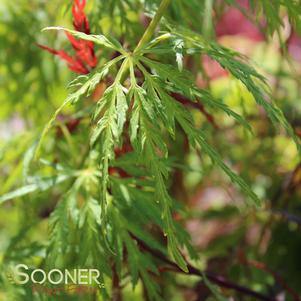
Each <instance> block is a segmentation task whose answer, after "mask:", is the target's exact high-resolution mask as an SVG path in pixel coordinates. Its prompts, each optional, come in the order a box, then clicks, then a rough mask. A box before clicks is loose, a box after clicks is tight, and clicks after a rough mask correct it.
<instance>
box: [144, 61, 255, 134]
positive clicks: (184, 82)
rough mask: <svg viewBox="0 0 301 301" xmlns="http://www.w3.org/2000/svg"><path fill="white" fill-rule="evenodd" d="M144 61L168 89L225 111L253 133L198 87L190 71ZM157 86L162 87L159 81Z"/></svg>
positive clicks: (228, 109) (233, 113)
mask: <svg viewBox="0 0 301 301" xmlns="http://www.w3.org/2000/svg"><path fill="white" fill-rule="evenodd" d="M142 61H143V62H145V63H146V64H147V65H148V66H150V67H151V68H153V69H154V70H155V71H156V73H157V74H158V76H159V81H160V80H162V79H163V80H165V81H167V82H168V84H169V85H168V86H167V89H170V90H171V91H174V92H179V93H180V94H182V95H184V96H186V97H188V98H189V99H191V101H197V100H200V101H201V102H202V103H203V104H205V105H207V106H209V107H211V108H212V109H218V110H221V111H224V112H225V113H226V114H227V115H229V116H231V117H233V118H234V119H235V120H236V121H237V122H239V123H240V124H241V125H243V126H244V128H246V129H247V130H248V131H250V132H252V129H251V127H250V125H249V123H248V122H247V121H246V120H245V119H244V118H243V117H242V116H241V115H239V114H238V113H236V112H234V111H233V110H231V109H230V108H229V107H228V106H227V105H225V104H223V103H222V102H221V101H219V100H216V99H215V98H214V97H213V96H212V95H211V94H210V92H208V91H206V90H203V89H200V88H198V87H196V86H195V84H194V81H193V79H192V75H191V74H190V73H189V72H188V71H182V72H180V71H179V70H177V68H175V67H173V66H172V65H168V64H161V63H159V62H156V61H153V60H150V59H147V58H142ZM157 86H160V83H158V79H157Z"/></svg>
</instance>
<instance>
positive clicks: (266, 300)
mask: <svg viewBox="0 0 301 301" xmlns="http://www.w3.org/2000/svg"><path fill="white" fill-rule="evenodd" d="M132 237H133V238H134V239H135V240H136V241H137V242H138V244H139V245H140V247H141V248H142V249H144V250H145V251H147V252H149V253H151V254H152V255H153V256H154V257H156V258H158V259H160V260H161V261H162V262H164V263H166V264H168V265H169V266H170V267H171V270H172V271H174V272H177V273H184V272H183V271H182V270H181V269H180V268H179V267H178V266H177V264H176V263H174V262H173V261H171V260H169V259H168V258H167V257H166V256H165V255H164V254H163V253H162V252H160V251H158V250H154V249H153V248H151V247H149V246H148V245H147V244H145V243H144V242H143V241H142V240H140V239H139V238H137V237H136V236H134V235H132ZM187 268H188V274H189V275H195V276H200V277H203V275H205V276H206V277H207V279H208V280H210V281H211V282H212V283H215V284H217V285H218V286H221V287H224V288H228V289H232V290H235V291H237V292H239V293H241V294H244V295H248V296H252V297H254V298H256V299H258V300H263V301H277V300H276V299H275V298H273V297H269V296H266V295H264V294H261V293H258V292H256V291H253V290H252V289H250V288H248V287H245V286H242V285H239V284H236V283H234V282H232V281H229V280H227V279H225V278H224V277H223V276H221V275H216V274H214V273H211V272H209V271H204V272H202V271H200V270H199V269H197V268H195V267H193V266H192V265H190V264H187ZM164 270H167V268H166V267H164Z"/></svg>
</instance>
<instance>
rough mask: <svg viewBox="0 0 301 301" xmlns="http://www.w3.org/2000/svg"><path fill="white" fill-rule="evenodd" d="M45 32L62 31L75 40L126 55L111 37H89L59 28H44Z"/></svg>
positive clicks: (79, 32)
mask: <svg viewBox="0 0 301 301" xmlns="http://www.w3.org/2000/svg"><path fill="white" fill-rule="evenodd" d="M45 30H63V31H66V32H69V33H70V34H72V35H73V36H74V37H76V38H79V39H82V40H86V41H91V42H93V43H95V44H98V45H101V46H105V47H107V48H111V49H113V50H116V51H118V52H120V53H122V54H125V53H126V52H125V50H124V49H123V47H122V46H121V45H120V43H119V42H118V41H117V40H116V39H113V38H112V37H110V38H109V37H105V36H104V35H94V34H90V35H89V34H85V33H83V32H81V31H75V30H72V29H68V28H64V27H60V26H51V27H46V28H44V29H43V31H45Z"/></svg>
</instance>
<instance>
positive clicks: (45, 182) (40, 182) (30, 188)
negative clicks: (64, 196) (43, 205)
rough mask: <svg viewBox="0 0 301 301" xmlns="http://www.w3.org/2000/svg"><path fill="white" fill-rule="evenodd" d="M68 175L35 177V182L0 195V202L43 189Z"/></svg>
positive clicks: (66, 178)
mask: <svg viewBox="0 0 301 301" xmlns="http://www.w3.org/2000/svg"><path fill="white" fill-rule="evenodd" d="M70 177H71V175H58V176H53V177H48V178H40V179H37V180H36V182H35V183H33V184H29V185H25V186H23V187H20V188H18V189H16V190H14V191H11V192H9V193H6V194H4V195H2V196H1V197H0V204H2V203H4V202H6V201H9V200H12V199H15V198H18V197H22V196H24V195H27V194H30V193H32V192H35V191H45V190H47V189H49V188H51V187H53V186H55V185H57V184H59V183H62V182H64V181H66V180H68V179H69V178H70Z"/></svg>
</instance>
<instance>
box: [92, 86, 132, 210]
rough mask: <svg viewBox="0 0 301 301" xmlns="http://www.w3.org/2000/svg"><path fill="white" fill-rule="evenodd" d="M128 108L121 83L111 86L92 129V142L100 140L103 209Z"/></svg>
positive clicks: (100, 104) (102, 99)
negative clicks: (111, 169)
mask: <svg viewBox="0 0 301 301" xmlns="http://www.w3.org/2000/svg"><path fill="white" fill-rule="evenodd" d="M127 109H128V104H127V100H126V96H125V94H124V92H123V88H122V86H121V84H120V83H114V84H113V85H112V86H110V87H109V88H108V89H107V90H106V91H105V93H104V96H103V97H102V98H101V99H100V100H99V107H98V114H97V116H98V115H100V118H99V120H98V122H97V124H96V126H95V128H94V129H93V131H92V136H91V140H90V144H91V146H93V145H94V144H95V143H96V142H98V141H99V142H100V158H101V171H102V179H101V187H102V199H101V202H102V208H103V210H104V208H105V204H106V194H107V186H108V180H109V172H108V170H109V162H110V161H111V160H112V159H113V158H114V145H115V143H116V142H118V141H119V139H120V137H121V134H122V131H123V126H124V124H125V121H126V112H127ZM101 114H102V115H101Z"/></svg>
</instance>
